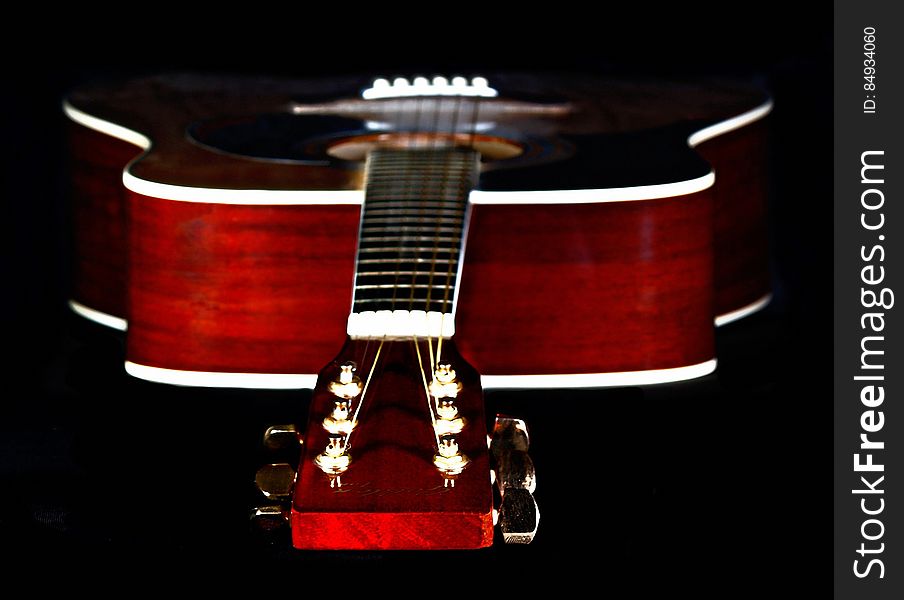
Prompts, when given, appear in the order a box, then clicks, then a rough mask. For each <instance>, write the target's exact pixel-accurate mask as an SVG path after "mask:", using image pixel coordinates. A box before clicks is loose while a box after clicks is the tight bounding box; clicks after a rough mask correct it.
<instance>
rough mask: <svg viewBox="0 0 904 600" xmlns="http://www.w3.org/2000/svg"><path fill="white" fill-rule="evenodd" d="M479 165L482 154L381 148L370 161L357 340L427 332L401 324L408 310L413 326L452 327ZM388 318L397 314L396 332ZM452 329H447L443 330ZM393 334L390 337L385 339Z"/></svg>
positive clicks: (357, 281) (358, 271)
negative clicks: (420, 321) (439, 320)
mask: <svg viewBox="0 0 904 600" xmlns="http://www.w3.org/2000/svg"><path fill="white" fill-rule="evenodd" d="M478 165H479V155H478V153H477V152H476V151H475V150H473V149H470V148H459V147H451V148H432V149H378V150H374V151H372V152H371V153H370V154H369V156H368V160H367V173H366V188H365V198H364V206H363V208H362V213H361V230H360V236H359V241H358V256H357V261H356V272H355V289H354V299H353V303H352V315H351V317H350V319H349V333H350V334H351V335H356V334H359V335H394V334H399V335H407V334H408V333H414V334H416V333H417V332H418V331H421V327H420V325H419V324H417V323H412V324H407V325H406V324H404V323H403V322H402V321H404V319H405V318H406V317H404V315H403V312H402V311H405V312H406V313H410V314H412V315H413V317H412V318H414V319H425V320H427V321H429V320H431V319H432V320H435V319H436V318H437V317H440V318H442V319H443V320H445V319H449V320H451V315H452V314H453V313H454V305H455V299H456V298H455V297H456V287H457V281H458V273H459V267H460V261H461V259H462V257H463V246H464V233H465V228H466V223H467V216H468V195H469V193H470V191H471V189H472V188H473V187H474V184H475V181H476V177H477V173H478V168H479V167H478ZM387 314H393V315H395V319H394V322H395V325H393V326H389V325H386V323H387ZM372 315H373V316H372ZM374 319H376V321H374ZM362 320H367V321H370V322H368V323H365V324H364V325H363V329H362V327H353V326H352V325H353V321H355V322H357V323H359V324H360V322H361V321H362ZM377 321H379V322H377ZM450 325H451V323H448V324H445V323H444V324H443V330H448V327H449V326H450ZM399 326H401V331H396V330H397V329H399ZM386 327H389V329H391V331H384V332H383V333H380V330H381V329H385V328H386ZM426 331H427V333H428V334H430V331H429V329H428V330H426ZM362 332H363V333H362ZM437 333H438V332H437Z"/></svg>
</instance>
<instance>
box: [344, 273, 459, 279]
mask: <svg viewBox="0 0 904 600" xmlns="http://www.w3.org/2000/svg"><path fill="white" fill-rule="evenodd" d="M397 273H398V274H399V275H405V276H408V275H412V276H414V277H419V276H421V275H423V276H424V277H426V276H428V275H430V271H359V272H358V277H389V276H391V275H395V274H397ZM437 275H438V276H439V277H445V276H446V275H445V273H437ZM451 279H455V275H454V274H453V275H452V276H451Z"/></svg>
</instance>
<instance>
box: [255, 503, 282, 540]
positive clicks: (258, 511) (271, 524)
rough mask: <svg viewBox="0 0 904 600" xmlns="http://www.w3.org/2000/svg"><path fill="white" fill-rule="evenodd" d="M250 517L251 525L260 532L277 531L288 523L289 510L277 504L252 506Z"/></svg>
mask: <svg viewBox="0 0 904 600" xmlns="http://www.w3.org/2000/svg"><path fill="white" fill-rule="evenodd" d="M250 517H251V525H252V526H253V527H254V529H255V530H257V531H258V532H260V533H262V534H267V533H272V532H275V531H279V530H282V529H283V528H284V527H288V525H289V511H288V510H287V509H286V508H285V507H283V506H281V505H279V504H272V505H266V506H257V507H255V508H252V509H251V515H250Z"/></svg>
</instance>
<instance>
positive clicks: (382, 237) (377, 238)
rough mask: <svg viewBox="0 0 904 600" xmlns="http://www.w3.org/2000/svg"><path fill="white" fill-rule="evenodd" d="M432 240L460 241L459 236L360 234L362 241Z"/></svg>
mask: <svg viewBox="0 0 904 600" xmlns="http://www.w3.org/2000/svg"><path fill="white" fill-rule="evenodd" d="M434 240H436V241H438V242H460V241H461V240H460V239H459V238H452V237H430V236H424V235H415V236H409V237H406V236H400V237H396V236H388V235H376V236H370V237H364V236H361V241H362V242H394V241H401V242H432V241H434Z"/></svg>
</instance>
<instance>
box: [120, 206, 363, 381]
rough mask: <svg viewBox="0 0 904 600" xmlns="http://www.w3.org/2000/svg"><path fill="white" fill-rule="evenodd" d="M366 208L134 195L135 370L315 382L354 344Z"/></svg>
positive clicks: (131, 300)
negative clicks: (358, 251) (327, 359)
mask: <svg viewBox="0 0 904 600" xmlns="http://www.w3.org/2000/svg"><path fill="white" fill-rule="evenodd" d="M359 210H360V209H359V207H357V206H230V205H223V204H198V203H192V202H175V201H169V200H157V199H153V198H148V197H144V196H140V195H138V194H134V193H131V192H130V196H129V215H130V224H131V228H130V238H129V239H130V241H129V247H128V251H129V254H128V256H129V264H130V272H129V282H130V286H129V289H130V292H129V297H128V315H129V335H128V342H127V351H126V354H127V358H128V360H130V361H132V362H136V363H138V364H142V365H148V366H153V367H162V368H169V369H179V370H187V371H222V372H240V373H298V372H306V373H316V372H317V371H318V370H319V369H320V368H321V367H322V366H323V363H324V356H331V355H333V354H335V352H336V351H337V348H338V347H339V346H340V344H341V343H342V340H343V339H345V317H346V316H347V315H348V311H349V308H350V306H351V284H350V282H351V281H352V277H353V275H354V259H355V244H356V234H355V232H356V231H357V227H358V215H359ZM301 369H304V370H303V371H302V370H301Z"/></svg>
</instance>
